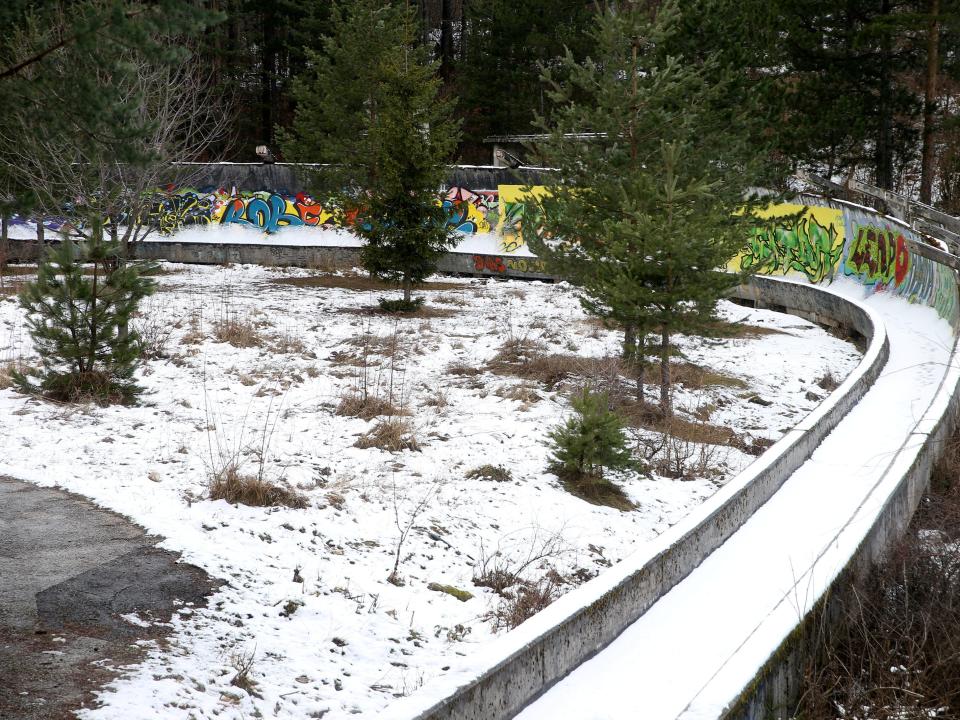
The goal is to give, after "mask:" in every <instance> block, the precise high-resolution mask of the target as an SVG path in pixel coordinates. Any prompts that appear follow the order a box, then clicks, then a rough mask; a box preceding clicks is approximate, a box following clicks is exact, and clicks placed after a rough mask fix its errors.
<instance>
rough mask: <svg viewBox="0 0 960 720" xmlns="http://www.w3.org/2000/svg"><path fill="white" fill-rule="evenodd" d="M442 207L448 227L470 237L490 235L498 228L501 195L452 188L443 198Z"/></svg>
mask: <svg viewBox="0 0 960 720" xmlns="http://www.w3.org/2000/svg"><path fill="white" fill-rule="evenodd" d="M442 205H443V209H444V211H445V212H446V213H447V225H448V226H451V227H453V228H455V229H456V230H458V231H459V232H462V233H466V234H468V235H472V234H474V233H488V232H490V231H491V229H492V228H496V226H497V209H498V208H499V206H500V193H499V192H498V191H497V190H468V189H467V188H462V187H452V188H450V190H449V191H447V193H446V195H445V196H444V197H443V199H442Z"/></svg>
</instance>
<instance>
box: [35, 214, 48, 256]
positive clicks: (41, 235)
mask: <svg viewBox="0 0 960 720" xmlns="http://www.w3.org/2000/svg"><path fill="white" fill-rule="evenodd" d="M45 235H46V228H44V227H43V215H39V216H38V217H37V242H38V243H40V251H41V252H43V242H44V240H45V239H46V238H45Z"/></svg>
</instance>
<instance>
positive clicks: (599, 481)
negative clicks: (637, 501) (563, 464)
mask: <svg viewBox="0 0 960 720" xmlns="http://www.w3.org/2000/svg"><path fill="white" fill-rule="evenodd" d="M552 471H553V472H554V473H556V474H557V477H559V478H560V484H561V485H562V486H563V489H564V490H566V491H567V492H568V493H570V494H571V495H574V496H576V497H578V498H580V499H581V500H585V501H586V502H588V503H590V504H591V505H604V506H606V507H611V508H614V509H615V510H620V511H621V512H629V511H631V510H636V509H637V506H636V505H634V503H633V502H632V501H631V500H630V498H628V497H627V494H626V493H625V492H624V491H623V489H622V488H621V487H620V486H619V485H616V484H615V483H612V482H610V481H609V480H607V479H605V478H598V477H592V476H577V475H576V474H571V473H567V472H564V471H563V470H562V469H561V468H553V469H552Z"/></svg>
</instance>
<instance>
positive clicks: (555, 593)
mask: <svg viewBox="0 0 960 720" xmlns="http://www.w3.org/2000/svg"><path fill="white" fill-rule="evenodd" d="M561 584H562V580H561V579H560V577H559V576H558V575H557V573H556V572H554V571H551V572H549V573H547V574H546V575H545V576H544V577H542V578H541V579H540V580H539V581H537V582H523V583H521V584H520V585H519V586H518V587H517V589H516V591H515V592H513V593H510V594H509V595H506V596H505V597H504V599H503V600H502V601H501V602H500V604H499V605H498V606H497V607H496V608H495V609H494V610H491V611H490V612H489V613H487V614H486V615H484V616H483V619H484V620H487V621H489V622H490V623H491V624H492V625H493V629H494V631H499V630H502V629H507V630H512V629H513V628H515V627H517V626H518V625H519V624H520V623H522V622H524V621H525V620H529V619H530V618H532V617H533V616H534V615H536V614H537V613H538V612H540V611H541V610H543V609H544V608H545V607H547V606H548V605H550V604H551V603H552V602H553V601H554V600H556V599H557V598H558V597H559V596H560V585H561Z"/></svg>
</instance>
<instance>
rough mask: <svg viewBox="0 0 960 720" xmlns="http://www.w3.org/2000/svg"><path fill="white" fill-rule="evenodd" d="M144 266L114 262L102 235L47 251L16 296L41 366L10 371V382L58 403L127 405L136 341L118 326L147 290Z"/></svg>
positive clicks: (148, 282)
mask: <svg viewBox="0 0 960 720" xmlns="http://www.w3.org/2000/svg"><path fill="white" fill-rule="evenodd" d="M85 266H86V268H85ZM152 270H153V267H152V266H138V265H133V264H129V263H119V262H118V254H117V248H116V246H115V245H113V244H111V243H107V242H104V241H102V240H91V241H89V242H85V243H81V244H76V243H74V242H73V241H72V240H71V239H69V238H66V239H65V240H64V241H63V242H62V243H61V244H60V245H59V246H57V247H55V248H52V249H50V250H49V251H48V253H47V254H46V256H45V257H44V258H43V260H42V261H41V262H40V264H39V265H38V267H37V279H36V280H35V281H34V282H31V283H29V284H27V285H26V287H25V288H24V289H23V291H22V293H21V295H20V305H21V307H22V308H23V309H24V310H25V311H26V312H27V326H28V329H29V332H30V336H31V337H32V338H33V342H34V346H35V347H36V349H37V352H38V353H39V355H40V358H41V362H42V367H41V369H40V370H39V371H38V372H37V373H36V374H35V375H34V374H30V375H24V374H15V375H14V382H15V384H16V385H17V387H18V388H19V389H20V390H21V391H22V392H26V393H31V394H39V395H43V396H45V397H48V398H51V399H54V400H61V401H65V402H78V401H84V400H93V401H95V402H98V403H102V404H106V403H110V402H131V401H132V400H133V399H134V398H135V396H136V395H137V393H138V392H139V390H140V388H139V387H138V386H137V385H136V383H134V382H133V380H132V377H133V373H134V371H135V370H136V367H137V364H138V363H139V360H140V348H141V345H140V339H139V336H138V335H137V333H136V332H135V331H133V330H130V331H126V328H127V327H128V326H129V321H130V317H131V316H132V315H133V313H134V312H135V311H136V309H137V305H138V304H139V302H140V300H142V299H143V298H144V297H146V296H148V295H150V294H151V293H153V291H154V289H155V284H154V282H153V281H152V280H151V279H150V278H148V277H145V274H148V273H149V272H151V271H152Z"/></svg>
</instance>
